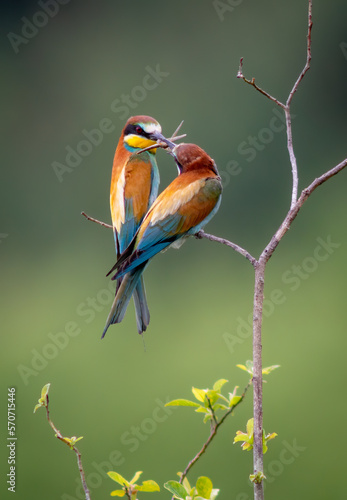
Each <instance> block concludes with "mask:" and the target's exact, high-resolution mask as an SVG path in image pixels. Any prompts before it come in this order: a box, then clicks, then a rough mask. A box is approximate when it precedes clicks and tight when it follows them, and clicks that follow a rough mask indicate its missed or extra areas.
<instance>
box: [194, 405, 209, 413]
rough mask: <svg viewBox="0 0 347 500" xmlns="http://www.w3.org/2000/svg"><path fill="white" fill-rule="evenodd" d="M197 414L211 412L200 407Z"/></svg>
mask: <svg viewBox="0 0 347 500" xmlns="http://www.w3.org/2000/svg"><path fill="white" fill-rule="evenodd" d="M195 411H196V412H197V413H208V412H209V411H210V410H209V409H208V408H204V407H203V406H200V405H199V408H197V409H196V410H195Z"/></svg>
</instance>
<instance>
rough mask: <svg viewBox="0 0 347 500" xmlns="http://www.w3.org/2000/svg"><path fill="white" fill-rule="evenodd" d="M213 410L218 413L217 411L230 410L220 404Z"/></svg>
mask: <svg viewBox="0 0 347 500" xmlns="http://www.w3.org/2000/svg"><path fill="white" fill-rule="evenodd" d="M213 410H214V411H217V410H228V406H225V405H222V404H220V403H218V404H216V405H214V406H213Z"/></svg>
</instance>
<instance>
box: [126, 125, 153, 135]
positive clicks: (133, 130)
mask: <svg viewBox="0 0 347 500" xmlns="http://www.w3.org/2000/svg"><path fill="white" fill-rule="evenodd" d="M130 134H134V135H140V136H141V137H146V138H148V137H149V136H148V134H147V132H145V131H144V130H143V128H142V127H141V125H135V124H133V123H130V124H129V125H128V126H127V127H126V129H125V130H124V136H126V135H130Z"/></svg>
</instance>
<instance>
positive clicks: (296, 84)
mask: <svg viewBox="0 0 347 500" xmlns="http://www.w3.org/2000/svg"><path fill="white" fill-rule="evenodd" d="M311 33H312V0H309V2H308V29H307V56H306V64H305V67H304V69H303V70H302V72H301V73H300V75H299V77H298V79H297V80H296V82H295V83H294V86H293V88H292V90H291V91H290V94H289V96H288V99H287V102H286V106H287V107H289V106H290V103H291V102H292V99H293V95H294V94H295V92H296V91H297V89H298V86H299V83H300V82H301V80H302V79H303V78H304V76H305V74H306V73H307V71H308V70H309V69H310V62H311Z"/></svg>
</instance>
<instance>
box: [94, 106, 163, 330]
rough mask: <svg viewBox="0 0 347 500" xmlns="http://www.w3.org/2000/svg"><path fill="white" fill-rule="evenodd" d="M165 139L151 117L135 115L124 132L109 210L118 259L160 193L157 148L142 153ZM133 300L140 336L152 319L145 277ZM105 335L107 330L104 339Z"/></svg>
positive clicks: (119, 142)
mask: <svg viewBox="0 0 347 500" xmlns="http://www.w3.org/2000/svg"><path fill="white" fill-rule="evenodd" d="M163 139H165V138H164V136H163V135H162V129H161V126H160V124H159V123H158V122H157V120H155V119H154V118H152V117H151V116H146V115H139V116H132V117H130V118H129V119H128V120H127V122H126V124H125V126H124V128H123V130H122V133H121V136H120V139H119V141H118V145H117V148H116V152H115V155H114V160H113V167H112V176H111V188H110V209H111V218H112V225H113V233H114V240H115V247H116V256H117V258H119V257H120V255H122V253H123V252H124V251H125V249H126V248H127V247H128V246H129V244H130V242H131V241H132V239H133V237H134V235H135V234H136V232H137V230H138V228H139V226H140V224H141V222H142V220H143V218H144V216H145V215H146V213H147V212H148V210H149V208H150V206H151V205H152V203H153V202H154V200H155V199H156V197H157V194H158V189H159V181H160V178H159V170H158V166H157V162H156V158H155V154H156V148H153V149H149V150H147V151H143V152H141V150H142V149H143V148H148V147H150V146H152V145H155V144H156V143H157V142H158V141H160V140H163ZM138 153H139V154H138ZM121 281H122V279H121V278H120V279H118V280H117V285H116V291H117V290H118V289H119V287H120V285H121ZM133 297H134V303H135V313H136V322H137V328H138V331H139V333H142V332H144V331H145V330H146V328H147V326H148V324H149V320H150V315H149V309H148V305H147V299H146V292H145V286H144V282H143V278H142V277H140V279H139V280H137V283H136V286H135V287H134V288H133ZM128 302H129V301H128ZM125 309H126V308H125ZM125 309H124V311H123V316H124V314H125ZM123 316H122V315H118V316H117V317H116V316H114V317H111V318H110V324H112V323H117V322H119V321H122V319H123ZM105 333H106V331H105V332H104V334H103V336H104V335H105Z"/></svg>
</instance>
